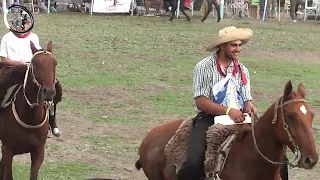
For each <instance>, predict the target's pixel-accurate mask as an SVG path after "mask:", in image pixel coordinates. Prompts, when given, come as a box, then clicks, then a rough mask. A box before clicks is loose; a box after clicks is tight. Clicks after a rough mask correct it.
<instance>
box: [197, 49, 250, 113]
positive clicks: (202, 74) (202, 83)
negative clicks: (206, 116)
mask: <svg viewBox="0 0 320 180" xmlns="http://www.w3.org/2000/svg"><path fill="white" fill-rule="evenodd" d="M238 63H239V65H240V68H241V70H239V71H238V73H237V74H236V77H235V78H236V85H237V91H239V92H240V94H241V96H242V98H243V101H244V102H246V101H248V100H252V97H251V94H250V77H249V71H248V69H247V68H246V67H245V66H244V65H243V64H242V63H240V62H238ZM221 69H222V71H224V73H225V74H227V73H226V70H225V68H224V67H222V66H221ZM233 69H234V64H233V62H231V64H230V65H229V67H228V68H227V72H232V71H233ZM241 71H243V72H244V74H245V76H246V78H247V84H246V85H244V84H243V82H242V78H241ZM224 78H225V77H224V76H222V75H221V74H220V73H219V71H218V69H217V63H216V54H213V55H212V56H208V57H206V58H204V59H203V60H201V61H200V62H198V63H197V64H196V66H195V67H194V69H193V92H194V95H193V98H196V97H199V96H204V97H206V98H207V99H210V100H212V101H214V95H213V93H212V88H213V86H214V85H215V84H217V83H218V82H219V81H221V80H222V79H224ZM195 111H196V112H197V113H199V112H201V111H200V110H198V109H197V107H196V105H195Z"/></svg>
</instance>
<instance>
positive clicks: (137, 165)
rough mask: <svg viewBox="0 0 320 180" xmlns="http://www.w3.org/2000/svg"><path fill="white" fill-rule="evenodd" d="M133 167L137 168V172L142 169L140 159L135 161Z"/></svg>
mask: <svg viewBox="0 0 320 180" xmlns="http://www.w3.org/2000/svg"><path fill="white" fill-rule="evenodd" d="M134 165H135V166H136V168H137V169H138V170H140V169H141V168H142V165H141V163H140V159H139V160H137V161H136V163H135V164H134Z"/></svg>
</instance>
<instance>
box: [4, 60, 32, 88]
mask: <svg viewBox="0 0 320 180" xmlns="http://www.w3.org/2000/svg"><path fill="white" fill-rule="evenodd" d="M26 70H27V65H24V64H22V65H15V66H12V67H5V66H4V68H3V69H1V72H0V73H1V76H0V84H1V86H3V87H1V88H9V87H10V86H13V85H15V84H19V83H22V82H23V80H24V76H25V73H26Z"/></svg>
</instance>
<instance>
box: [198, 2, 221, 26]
mask: <svg viewBox="0 0 320 180" xmlns="http://www.w3.org/2000/svg"><path fill="white" fill-rule="evenodd" d="M207 3H208V11H207V12H206V14H205V15H204V16H203V18H202V20H201V21H202V22H204V21H205V20H206V19H207V17H208V16H209V14H210V12H211V11H212V4H213V5H214V7H215V8H216V10H217V14H218V20H217V22H220V20H221V16H220V5H219V4H218V2H217V1H216V0H207Z"/></svg>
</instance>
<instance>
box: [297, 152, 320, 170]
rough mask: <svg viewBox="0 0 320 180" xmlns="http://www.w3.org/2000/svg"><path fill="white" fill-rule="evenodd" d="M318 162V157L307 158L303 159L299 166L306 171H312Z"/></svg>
mask: <svg viewBox="0 0 320 180" xmlns="http://www.w3.org/2000/svg"><path fill="white" fill-rule="evenodd" d="M317 162H318V155H316V156H315V157H312V156H307V157H304V158H301V160H300V162H299V166H300V167H302V168H304V169H312V168H313V166H314V165H316V164H317Z"/></svg>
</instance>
